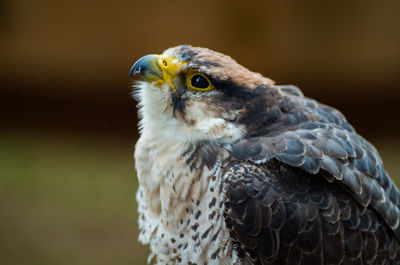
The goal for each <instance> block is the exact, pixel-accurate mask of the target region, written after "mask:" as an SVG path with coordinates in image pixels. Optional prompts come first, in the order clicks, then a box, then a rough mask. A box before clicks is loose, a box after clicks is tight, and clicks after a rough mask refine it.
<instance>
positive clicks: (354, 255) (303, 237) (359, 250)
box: [223, 159, 400, 265]
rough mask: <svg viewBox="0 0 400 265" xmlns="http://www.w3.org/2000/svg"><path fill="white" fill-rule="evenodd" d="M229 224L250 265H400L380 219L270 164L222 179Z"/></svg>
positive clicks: (343, 194) (338, 193)
mask: <svg viewBox="0 0 400 265" xmlns="http://www.w3.org/2000/svg"><path fill="white" fill-rule="evenodd" d="M223 185H224V190H225V208H224V209H225V210H224V216H225V220H226V224H227V227H228V229H229V231H230V233H231V236H232V238H233V240H234V242H235V245H236V246H237V250H238V252H239V256H240V257H241V258H242V259H243V260H245V261H247V263H249V264H257V265H261V264H262V265H266V264H377V265H378V264H398V263H399V262H400V249H399V247H398V241H397V239H396V238H395V236H394V235H393V233H392V232H391V230H390V229H389V228H388V226H387V225H386V224H385V223H384V221H383V220H382V218H380V216H379V214H377V213H376V211H375V210H373V209H372V208H371V207H364V206H362V205H361V204H359V203H357V202H355V201H354V200H353V199H352V197H351V195H349V194H348V192H347V191H346V190H344V189H343V188H342V186H341V185H340V184H339V183H337V182H333V183H329V182H327V181H325V180H324V179H323V178H322V177H321V178H315V176H314V175H312V174H309V173H307V172H305V171H303V170H302V169H298V168H294V167H291V166H288V165H286V164H284V163H281V162H279V161H277V160H276V159H271V160H270V161H268V162H267V163H265V164H263V165H255V164H252V163H250V162H240V163H238V164H236V165H233V166H232V167H231V168H230V169H228V170H227V171H226V173H225V175H224V177H223Z"/></svg>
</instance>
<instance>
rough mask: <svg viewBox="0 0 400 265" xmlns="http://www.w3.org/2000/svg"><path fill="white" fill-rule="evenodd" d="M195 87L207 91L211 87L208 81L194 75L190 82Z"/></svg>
mask: <svg viewBox="0 0 400 265" xmlns="http://www.w3.org/2000/svg"><path fill="white" fill-rule="evenodd" d="M190 83H191V84H192V86H193V87H196V88H201V89H205V88H208V87H209V86H210V83H209V82H208V80H207V79H206V78H205V77H203V76H201V75H198V74H197V75H194V76H193V77H192V79H191V81H190Z"/></svg>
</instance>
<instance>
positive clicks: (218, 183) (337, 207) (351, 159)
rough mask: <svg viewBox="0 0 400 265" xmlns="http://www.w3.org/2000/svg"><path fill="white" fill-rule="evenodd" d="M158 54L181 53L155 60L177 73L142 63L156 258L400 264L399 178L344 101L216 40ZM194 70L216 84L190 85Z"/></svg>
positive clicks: (146, 173) (143, 165)
mask: <svg viewBox="0 0 400 265" xmlns="http://www.w3.org/2000/svg"><path fill="white" fill-rule="evenodd" d="M160 58H173V60H175V61H178V62H179V68H178V70H176V71H175V72H173V73H171V72H168V69H167V68H165V69H163V67H164V66H163V65H162V64H159V66H152V67H159V68H160V69H161V70H160V69H156V70H157V71H159V72H160V73H161V72H162V73H164V79H163V77H162V76H161V75H160V74H159V79H160V80H161V81H163V80H168V82H154V80H153V79H151V80H150V78H147V79H146V76H145V75H146V74H147V75H148V72H145V71H144V70H149V69H144V67H145V66H146V65H144V64H142V65H140V66H141V67H142V68H139V67H138V66H137V65H136V66H134V69H133V70H135V71H137V73H138V74H139V75H142V76H144V77H145V78H144V79H145V80H144V81H138V82H136V83H135V86H136V88H137V90H136V92H135V96H136V98H137V99H138V102H139V116H140V132H141V136H140V139H139V141H138V143H137V145H136V150H135V162H136V169H137V173H138V179H139V184H140V185H139V190H138V192H137V200H138V203H139V228H140V230H141V232H140V236H139V240H140V241H141V242H142V243H144V244H149V245H150V249H151V255H150V257H149V260H151V259H153V260H154V261H155V262H156V263H157V264H197V265H205V264H207V265H213V264H215V265H216V264H225V265H228V264H237V265H241V264H243V265H251V264H262V265H266V264H315V265H318V264H346V265H347V264H376V265H383V264H400V248H399V239H400V225H399V218H400V212H399V207H400V193H399V190H398V189H397V187H396V186H395V185H394V183H393V181H392V180H391V179H390V177H389V176H388V174H387V173H386V171H385V169H384V167H383V163H382V161H381V159H380V157H379V154H378V153H377V151H376V150H375V148H374V147H373V146H372V145H371V144H370V143H368V142H367V141H366V140H365V139H364V138H362V137H361V136H359V135H358V134H357V133H356V132H355V131H354V129H353V128H352V127H351V126H350V125H349V124H348V123H347V121H346V119H345V118H344V117H343V115H342V114H341V113H340V112H339V111H337V110H335V109H333V108H331V107H328V106H325V105H323V104H320V103H318V102H316V101H314V100H312V99H308V98H306V97H304V96H303V95H302V93H301V92H300V90H299V89H298V88H296V87H294V86H277V85H275V84H274V83H273V81H271V80H270V79H268V78H265V77H263V76H261V75H260V74H256V73H253V72H251V71H249V70H248V69H246V68H244V67H242V66H240V65H239V64H237V63H236V62H235V61H234V60H233V59H231V58H230V57H228V56H225V55H222V54H220V53H217V52H214V51H211V50H208V49H204V48H196V47H191V46H187V45H183V46H178V47H174V48H171V49H168V50H166V51H165V52H164V53H163V55H162V57H160ZM168 62H169V61H168ZM171 62H172V61H171ZM166 65H167V64H166ZM165 67H167V66H165ZM150 70H151V69H150ZM135 71H133V72H134V73H135ZM193 71H197V72H198V73H201V74H204V75H206V76H207V78H208V79H209V80H210V82H211V83H212V84H213V86H214V87H215V88H214V89H211V90H209V91H195V90H193V89H190V88H189V87H187V86H188V84H189V83H188V82H186V78H188V74H187V73H190V72H193ZM154 73H155V72H154ZM165 73H168V75H169V76H168V78H166V77H165ZM152 78H153V77H152Z"/></svg>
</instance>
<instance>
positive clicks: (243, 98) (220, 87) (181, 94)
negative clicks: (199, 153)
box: [130, 45, 280, 143]
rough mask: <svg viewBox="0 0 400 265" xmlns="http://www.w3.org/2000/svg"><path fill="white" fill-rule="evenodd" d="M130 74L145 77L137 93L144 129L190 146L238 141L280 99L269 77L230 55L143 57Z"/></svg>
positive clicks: (190, 50) (188, 52)
mask: <svg viewBox="0 0 400 265" xmlns="http://www.w3.org/2000/svg"><path fill="white" fill-rule="evenodd" d="M130 76H131V77H136V76H139V77H141V79H142V80H141V81H136V82H135V87H136V88H137V89H136V90H135V93H134V94H135V96H136V98H137V100H138V102H139V114H140V115H139V116H140V119H141V121H140V126H141V130H142V131H143V130H157V133H160V134H166V135H167V136H168V137H171V138H173V139H175V138H179V139H182V140H185V141H189V142H196V141H217V142H221V143H229V142H234V141H237V140H238V139H240V138H242V137H244V136H245V135H246V134H248V133H249V130H252V129H254V128H253V127H254V125H255V124H260V123H262V122H264V121H263V119H264V116H265V115H263V114H265V113H264V112H266V111H267V109H268V108H271V107H273V106H272V105H273V104H272V102H273V100H272V99H273V98H274V97H279V96H280V92H279V90H278V89H276V87H274V86H273V82H272V81H271V80H270V79H268V78H265V77H263V76H262V75H260V74H258V73H254V72H251V71H249V70H248V69H246V68H245V67H243V66H241V65H239V64H238V63H237V62H236V61H235V60H233V59H232V58H231V57H229V56H226V55H223V54H221V53H218V52H215V51H212V50H209V49H206V48H198V47H192V46H188V45H182V46H177V47H173V48H170V49H168V50H166V51H165V52H164V53H163V54H161V55H155V54H152V55H146V56H144V57H142V58H141V59H139V60H138V61H137V62H136V63H135V64H134V65H133V67H132V69H131V71H130ZM269 99H270V101H271V104H269V102H268V100H269ZM251 124H252V125H253V127H252V126H251Z"/></svg>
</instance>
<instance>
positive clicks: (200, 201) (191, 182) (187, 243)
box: [135, 130, 239, 265]
mask: <svg viewBox="0 0 400 265" xmlns="http://www.w3.org/2000/svg"><path fill="white" fill-rule="evenodd" d="M187 149H188V146H187V145H186V144H184V143H181V142H178V141H168V140H165V139H161V138H160V137H159V136H156V135H154V134H152V133H151V132H146V130H144V131H143V133H142V136H141V137H140V139H139V141H138V143H137V146H136V151H135V161H136V169H137V173H138V179H139V189H138V192H137V200H138V203H139V228H140V230H141V231H140V235H139V240H140V241H141V242H142V243H143V244H150V249H151V254H150V256H149V260H151V259H152V258H153V257H156V260H157V264H198V265H200V264H201V265H203V264H208V265H210V264H239V263H238V261H237V260H236V259H237V257H236V252H235V251H233V249H232V244H231V241H230V238H229V232H228V231H227V229H226V227H225V222H224V218H223V215H222V212H223V205H222V203H221V201H222V196H223V194H222V191H221V190H220V183H221V177H222V176H221V175H222V174H221V162H220V161H219V160H217V162H216V163H215V165H214V167H213V168H211V169H208V168H207V167H204V168H203V169H202V170H196V169H191V168H190V167H189V166H188V165H187V163H186V162H185V161H186V159H187V156H189V155H190V153H188V152H187V151H186V150H187ZM185 152H186V154H185Z"/></svg>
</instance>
